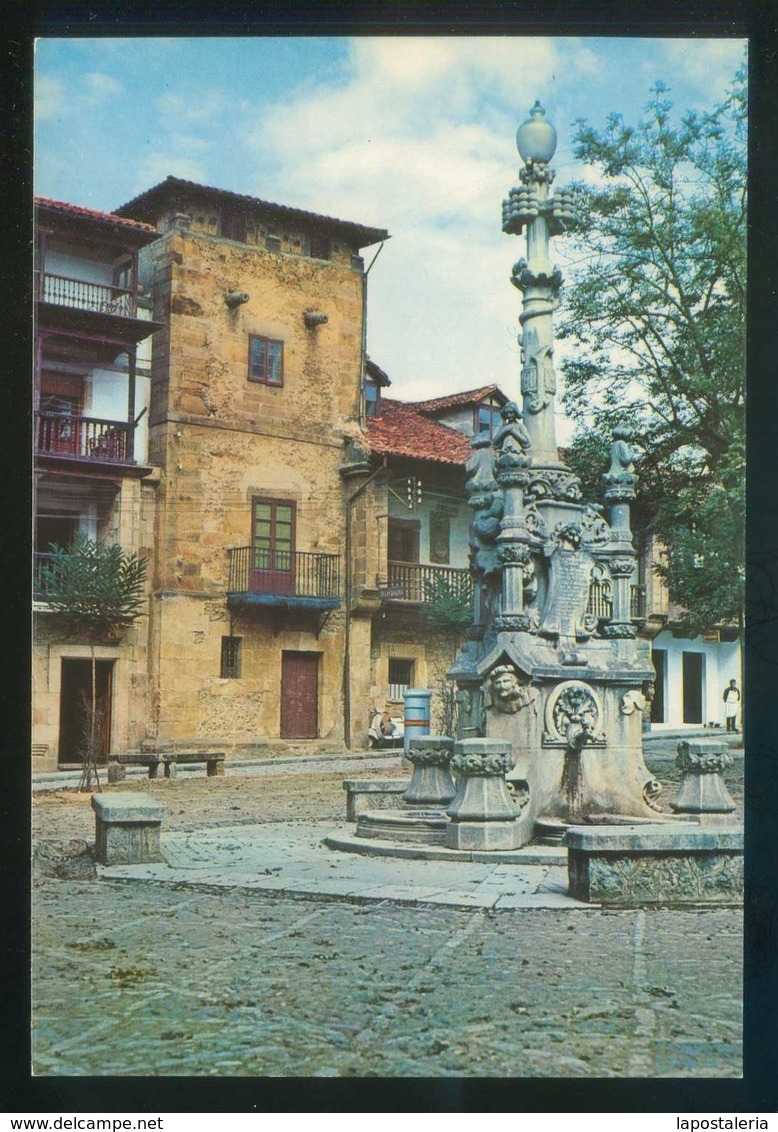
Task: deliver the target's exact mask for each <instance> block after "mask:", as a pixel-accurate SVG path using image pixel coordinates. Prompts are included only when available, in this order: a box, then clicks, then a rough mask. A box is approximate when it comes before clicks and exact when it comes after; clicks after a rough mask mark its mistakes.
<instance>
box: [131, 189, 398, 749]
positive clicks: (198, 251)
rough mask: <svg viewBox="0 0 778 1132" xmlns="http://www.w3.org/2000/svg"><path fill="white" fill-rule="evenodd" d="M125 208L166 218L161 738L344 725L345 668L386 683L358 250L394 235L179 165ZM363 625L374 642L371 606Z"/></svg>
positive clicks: (158, 268) (153, 729)
mask: <svg viewBox="0 0 778 1132" xmlns="http://www.w3.org/2000/svg"><path fill="white" fill-rule="evenodd" d="M119 213H120V214H121V215H122V216H126V217H130V218H133V219H135V220H138V221H144V222H147V223H152V224H153V225H154V226H155V227H156V228H157V230H158V231H159V233H160V236H159V239H158V240H157V241H156V242H155V243H154V244H153V245H152V246H151V247H150V248H149V249H147V253H146V254H145V256H144V257H143V261H142V264H141V276H142V281H143V284H144V286H145V287H146V288H147V290H148V292H149V293H150V294H151V295H152V296H153V303H154V317H155V319H156V320H158V321H159V323H160V324H161V327H162V329H161V330H160V331H159V333H158V334H157V335H156V336H155V341H154V355H153V373H154V380H153V391H152V397H151V411H150V426H149V436H150V439H149V444H150V458H151V460H152V462H153V463H154V464H155V465H157V466H158V467H159V468H160V470H161V478H160V485H159V490H158V500H157V508H156V520H155V524H156V525H155V537H154V554H153V571H152V598H151V607H150V631H149V641H150V653H149V679H150V685H151V694H150V700H149V714H148V721H147V745H154V744H164V743H168V742H171V741H172V742H175V743H177V744H194V745H197V746H198V747H207V746H213V747H218V746H224V747H226V748H227V749H233V750H234V749H236V748H248V747H251V746H253V745H255V744H256V743H258V742H261V741H262V740H265V739H273V738H279V737H280V738H282V739H323V740H330V741H341V742H342V741H343V739H344V712H343V699H344V680H347V681H348V683H349V689H348V691H349V694H350V697H351V699H352V700H353V701H354V702H365V700H366V697H367V691H368V687H367V680H368V673H367V671H366V670H365V665H364V664H359V665H357V664H354V665H351V667H350V673H349V675H348V676H346V675H345V671H344V663H345V660H344V658H345V657H346V654H347V649H346V639H345V638H346V635H347V631H346V619H347V611H346V609H345V607H344V585H345V572H344V547H345V542H346V530H345V507H344V480H343V478H342V477H341V474H340V468H341V465H342V464H343V462H344V452H345V447H346V445H347V443H348V442H349V441H350V439H351V438H352V437H354V436H357V437H359V436H361V435H362V427H361V426H362V424H363V422H364V412H365V408H364V389H363V370H364V360H365V358H364V345H363V343H364V325H365V323H364V319H365V295H366V279H365V274H364V265H363V261H362V258H361V256H360V254H359V253H360V249H361V248H363V247H366V246H370V245H372V244H376V243H378V242H380V241H381V240H383V239H385V238H386V236H387V233H386V232H384V231H383V230H378V229H371V228H365V227H363V226H361V225H357V224H351V223H348V222H343V221H338V220H334V219H331V218H327V217H322V216H317V215H314V214H312V213H307V212H303V211H301V210H295V209H290V208H286V207H281V206H277V205H272V204H269V203H267V202H263V201H261V200H258V199H256V198H251V197H241V196H238V195H237V194H234V193H228V192H224V191H221V190H217V189H210V188H207V187H204V186H199V185H195V184H193V183H190V182H184V181H180V180H178V179H175V178H168V180H167V181H165V182H163V183H162V184H161V185H158V186H156V187H155V188H153V189H151V190H149V191H148V192H146V193H144V194H142V195H141V196H140V197H137V198H136V199H135V200H133V201H131V202H130V203H129V204H127V205H125V206H124V207H123V208H121V209H120V210H119ZM355 620H356V622H359V618H358V616H357V617H356V619H355ZM349 635H350V638H351V640H350V642H349V643H350V645H351V648H352V653H353V652H356V653H357V654H361V655H362V656H366V655H367V654H368V652H369V624H367V623H363V624H361V625H360V624H359V623H357V624H354V625H352V626H350V630H349ZM365 730H366V725H365Z"/></svg>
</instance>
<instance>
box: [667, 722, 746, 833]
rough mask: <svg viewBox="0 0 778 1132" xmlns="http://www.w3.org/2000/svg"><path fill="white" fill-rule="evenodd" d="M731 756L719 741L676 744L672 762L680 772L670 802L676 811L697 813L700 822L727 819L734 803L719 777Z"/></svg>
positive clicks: (730, 760)
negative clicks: (680, 776) (678, 782)
mask: <svg viewBox="0 0 778 1132" xmlns="http://www.w3.org/2000/svg"><path fill="white" fill-rule="evenodd" d="M731 763H732V759H731V758H730V756H729V754H728V753H727V749H726V747H725V746H724V745H723V744H722V743H717V742H715V741H710V740H708V741H707V742H706V741H704V740H703V741H702V742H697V743H689V742H687V741H686V740H683V741H682V742H680V743H679V744H678V757H677V759H676V760H675V765H676V766H677V767H679V768H680V769H681V770H682V771H683V778H682V779H681V785H680V787H679V788H678V795H677V797H676V799H675V801H674V802H671V803H670V805H671V806H672V808H673V809H674V810H675V811H676V813H679V814H697V815H699V819H700V821H701V822H702V823H706V822H709V821H719V822H720V821H727V820H730V819H729V818H728V815H729V814H731V813H732V811H733V810H734V809H735V803H734V802H733V800H732V798H731V797H730V794H729V791H728V790H727V788H726V786H725V785H724V780H723V779H722V777H721V774H722V771H723V770H724V768H725V767H728V766H730V764H731Z"/></svg>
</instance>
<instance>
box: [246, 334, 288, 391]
mask: <svg viewBox="0 0 778 1132" xmlns="http://www.w3.org/2000/svg"><path fill="white" fill-rule="evenodd" d="M249 381H258V382H260V383H261V384H262V385H277V386H280V385H283V384H284V344H283V342H277V341H276V340H275V339H273V338H260V337H259V336H258V335H256V334H251V335H249Z"/></svg>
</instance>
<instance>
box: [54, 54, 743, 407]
mask: <svg viewBox="0 0 778 1132" xmlns="http://www.w3.org/2000/svg"><path fill="white" fill-rule="evenodd" d="M743 51H744V42H743V41H742V40H737V39H725V38H719V39H699V40H689V39H663V40H660V39H602V38H579V37H566V38H527V37H514V36H503V37H487V38H479V37H456V38H452V37H442V36H429V37H424V38H415V37H414V38H402V37H391V36H390V37H369V36H365V37H357V38H352V39H346V38H325V37H322V38H294V37H284V38H257V37H251V38H225V39H210V38H208V39H197V38H169V39H133V38H130V39H107V38H103V39H43V40H40V41H39V42H38V45H37V51H36V87H35V89H36V133H35V169H36V185H35V189H36V192H37V193H38V194H40V195H43V196H50V197H54V198H56V199H59V200H66V201H70V202H72V203H74V204H82V205H86V206H88V207H91V208H98V209H103V210H108V211H110V210H111V209H113V208H116V207H118V206H119V205H121V204H123V203H124V202H126V201H127V200H129V199H130V198H131V197H133V196H134V195H135V194H137V193H138V192H140V191H142V190H143V189H146V188H149V187H150V186H151V185H153V184H156V183H157V182H158V181H161V180H163V179H164V177H166V176H167V175H168V174H169V173H172V174H174V175H176V176H180V177H187V178H190V179H192V180H195V181H200V182H202V183H204V184H208V185H215V186H218V187H219V188H224V189H231V190H233V191H236V192H242V193H250V194H253V195H256V196H259V197H262V198H264V199H265V200H273V201H277V202H280V203H284V204H288V205H292V206H296V207H300V208H305V209H311V210H313V211H316V212H322V213H326V214H329V215H334V216H339V217H341V218H343V219H346V220H354V221H358V222H361V223H365V224H370V225H376V226H377V227H381V228H387V229H388V230H389V232H390V233H391V236H392V238H391V240H389V241H388V242H387V243H386V245H385V247H384V249H383V251H382V253H381V255H380V258H379V259H378V260H377V261H376V263H375V266H374V267H373V268H372V270H371V272H370V277H369V316H368V351H369V353H370V355H371V356H372V357H373V358H374V359H375V360H376V361H377V362H378V363H379V365H381V366H382V368H383V369H385V370H386V371H387V372H388V373H389V375H390V377H391V378H392V389H391V393H392V394H393V395H396V396H399V397H406V398H412V397H420V398H421V397H430V396H436V395H438V394H442V393H447V392H454V391H457V390H461V389H467V388H471V387H473V386H477V385H482V384H486V383H488V382H492V381H495V382H498V383H499V384H500V385H501V386H502V387H503V389H505V391H506V392H508V393H510V394H511V395H514V396H515V395H516V394H517V389H518V364H519V352H518V346H517V342H516V334H517V330H518V323H517V318H518V312H519V305H520V296H519V294H518V292H516V291H515V289H514V288H513V287H511V286H510V284H509V282H508V277H509V274H510V268H511V264H512V263H513V262H514V261H515V260H516V259H517V258H518V255H519V254H520V252H521V250H523V249H521V248H520V246H519V241H517V240H516V239H515V238H511V237H507V236H504V235H503V234H502V232H501V228H500V211H501V202H502V199H503V197H504V196H505V195H506V194H507V191H508V189H509V188H510V187H511V186H512V185H514V184H516V183H517V180H518V178H517V173H518V157H517V154H516V149H515V142H514V138H515V132H516V128H517V126H518V125H519V124H520V123H521V122H522V121H523V120H524V119H525V118H526V117H527V112H528V110H529V107H530V106H531V105H532V103H533V102H534V100H535V99H536V98H540V100H541V102H542V103H543V105H544V106H545V107H546V110H547V114H548V117H549V118H550V119H551V120H552V121H553V122H554V124H555V125H556V128H557V132H558V134H559V148H558V150H557V154H556V157H555V159H554V161H553V163H552V164H553V168H554V169H555V170H556V172H557V182H556V183H557V185H559V186H562V185H564V184H565V183H566V182H567V181H569V180H571V179H573V178H575V179H580V178H583V177H586V176H587V171H586V170H584V169H582V168H581V167H580V166H578V165H577V164H576V163H575V162H574V161H573V159H572V157H571V150H570V140H571V136H572V132H573V122H574V121H575V120H576V119H577V118H586V119H587V120H588V121H589V122H591V123H592V124H593V125H597V126H599V125H602V124H604V121H605V118H606V115H607V114H608V113H609V112H611V111H614V110H615V111H618V112H620V113H622V114H623V115H624V117H625V118H626V119H627V120H633V121H634V120H635V119H636V118H637V116H638V115H639V114H640V112H641V110H642V107H643V105H644V104H645V102H646V101H647V100H648V98H649V91H650V87H651V86H652V84H653V83H654V82H655V81H656V80H657V79H662V80H663V81H664V82H666V83H667V84H668V85H669V86H670V88H671V93H670V97H671V98H672V99H673V100H674V102H675V104H676V107H677V108H678V111H679V112H680V111H682V110H685V109H687V108H690V107H694V108H698V109H705V108H708V107H710V106H712V105H713V104H714V103H715V102H716V101H718V100H719V99H720V98H722V97H723V96H724V95H725V94H726V90H727V87H728V85H729V83H730V82H731V80H732V77H733V76H734V73H735V70H736V69H737V66H738V64H739V62H740V60H741V58H742V57H743ZM365 254H366V261H367V263H368V264H369V263H370V260H371V257H372V254H373V252H372V251H371V250H370V249H367V250H366V253H365ZM552 258H553V259H554V261H555V262H557V263H559V265H560V266H561V267H562V269H563V272H564V273H565V275H566V276H567V277H568V278H570V277H571V275H572V274H573V273H574V271H575V264H574V262H573V261H572V260H571V259H570V257H569V255H566V249H565V245H564V241H563V240H557V241H556V242H555V247H554V254H553V257H552Z"/></svg>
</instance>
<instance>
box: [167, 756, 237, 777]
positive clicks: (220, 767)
mask: <svg viewBox="0 0 778 1132" xmlns="http://www.w3.org/2000/svg"><path fill="white" fill-rule="evenodd" d="M225 758H226V755H225V753H224V751H166V752H165V753H164V754H163V755H161V759H162V763H163V765H164V768H165V778H175V775H176V769H177V767H178V766H192V765H195V764H197V763H205V773H206V775H207V776H208V778H213V777H214V776H216V775H223V774H224V760H225Z"/></svg>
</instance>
